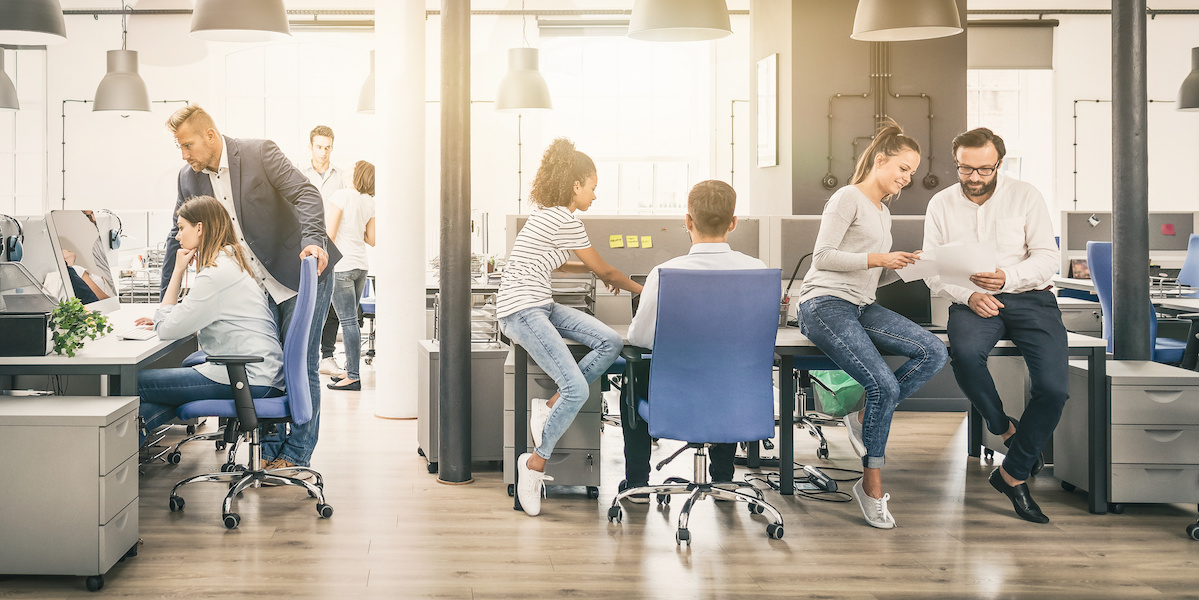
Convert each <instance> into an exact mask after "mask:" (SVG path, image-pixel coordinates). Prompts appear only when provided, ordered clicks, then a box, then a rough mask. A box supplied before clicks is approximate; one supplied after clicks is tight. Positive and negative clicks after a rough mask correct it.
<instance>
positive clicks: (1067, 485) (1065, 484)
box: [1062, 481, 1078, 492]
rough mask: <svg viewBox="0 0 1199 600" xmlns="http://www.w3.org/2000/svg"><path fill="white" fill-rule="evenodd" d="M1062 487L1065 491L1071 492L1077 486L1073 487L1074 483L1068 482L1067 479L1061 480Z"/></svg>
mask: <svg viewBox="0 0 1199 600" xmlns="http://www.w3.org/2000/svg"><path fill="white" fill-rule="evenodd" d="M1062 489H1063V490H1066V491H1067V492H1073V491H1074V490H1076V489H1078V488H1077V487H1075V486H1074V484H1073V483H1070V482H1069V481H1063V482H1062Z"/></svg>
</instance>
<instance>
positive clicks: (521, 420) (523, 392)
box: [512, 340, 529, 510]
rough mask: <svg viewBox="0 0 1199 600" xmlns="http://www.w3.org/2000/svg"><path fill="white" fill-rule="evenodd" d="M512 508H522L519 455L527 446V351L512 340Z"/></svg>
mask: <svg viewBox="0 0 1199 600" xmlns="http://www.w3.org/2000/svg"><path fill="white" fill-rule="evenodd" d="M512 360H513V364H512V367H513V368H512V376H513V378H514V379H513V382H512V460H513V463H512V510H524V509H522V508H521V506H520V495H518V494H517V493H516V488H517V484H519V483H520V466H519V461H520V455H521V454H524V453H525V449H526V448H528V439H529V416H528V411H529V353H528V352H526V351H525V348H524V346H521V345H520V344H517V343H516V341H515V340H513V342H512Z"/></svg>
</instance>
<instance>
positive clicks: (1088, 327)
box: [1057, 296, 1103, 337]
mask: <svg viewBox="0 0 1199 600" xmlns="http://www.w3.org/2000/svg"><path fill="white" fill-rule="evenodd" d="M1057 306H1058V308H1060V309H1061V311H1062V323H1063V324H1064V325H1065V326H1066V331H1073V332H1074V333H1081V334H1083V335H1089V336H1092V337H1103V309H1102V308H1100V306H1099V303H1098V302H1095V301H1092V300H1082V299H1080V298H1070V297H1068V296H1058V299H1057Z"/></svg>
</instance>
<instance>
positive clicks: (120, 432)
mask: <svg viewBox="0 0 1199 600" xmlns="http://www.w3.org/2000/svg"><path fill="white" fill-rule="evenodd" d="M131 422H133V419H125V420H124V421H121V422H120V423H119V424H118V425H117V437H125V434H126V433H129V423H131Z"/></svg>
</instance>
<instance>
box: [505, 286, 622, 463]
mask: <svg viewBox="0 0 1199 600" xmlns="http://www.w3.org/2000/svg"><path fill="white" fill-rule="evenodd" d="M500 331H502V332H503V333H504V335H506V336H508V338H509V339H511V340H512V341H514V342H516V343H518V344H520V345H521V346H523V347H524V349H525V350H526V351H527V352H528V353H529V356H531V357H533V361H534V362H536V363H537V366H539V367H541V370H542V371H545V374H546V375H549V376H550V377H551V378H553V380H554V383H556V384H558V393H559V395H560V397H559V399H558V402H556V403H555V404H554V408H553V410H551V411H550V416H549V419H548V420H547V421H546V422H545V430H544V431H543V432H542V434H541V445H540V446H538V447H537V449H536V452H537V455H538V456H540V457H542V458H547V459H548V458H549V457H550V454H552V453H553V451H554V445H555V444H557V443H558V440H559V439H560V438H561V437H562V434H563V433H566V430H567V428H569V427H570V424H571V423H572V422H574V420H575V415H577V414H578V413H579V409H580V408H583V403H584V402H586V401H587V396H588V395H589V393H590V387H591V384H592V382H594V381H595V380H597V379H599V378H600V376H601V375H603V374H604V372H605V371H607V370H608V367H610V366H612V363H614V362H616V358H617V357H618V356H620V350H621V348H623V347H624V343H623V342H621V340H620V335H618V334H617V333H616V332H615V331H613V330H612V328H611V327H608V326H607V325H604V324H603V323H602V322H600V320H599V319H597V318H595V317H593V316H591V315H589V314H587V313H585V312H582V311H580V310H576V309H573V308H570V307H567V306H562V305H561V304H546V305H544V306H534V307H532V308H526V309H524V310H522V311H519V312H515V313H512V314H510V315H508V316H506V317H501V318H500ZM563 338H567V339H571V340H574V341H576V342H579V343H581V344H584V345H585V346H587V347H588V348H591V352H588V353H587V356H584V357H583V360H581V361H579V362H578V363H576V362H575V359H574V355H573V354H571V353H570V348H569V347H568V346H567V345H566V340H564V339H563Z"/></svg>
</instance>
